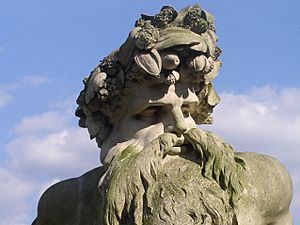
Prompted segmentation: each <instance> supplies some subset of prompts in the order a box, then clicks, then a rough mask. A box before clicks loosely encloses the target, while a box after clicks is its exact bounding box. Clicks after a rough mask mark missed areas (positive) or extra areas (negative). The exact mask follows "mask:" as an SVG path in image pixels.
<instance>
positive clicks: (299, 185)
mask: <svg viewBox="0 0 300 225" xmlns="http://www.w3.org/2000/svg"><path fill="white" fill-rule="evenodd" d="M221 98H222V101H221V103H220V105H219V106H217V108H216V110H215V113H214V119H215V121H214V125H212V126H211V127H208V126H207V127H206V126H205V129H210V130H213V131H214V132H216V133H218V134H219V135H221V136H222V137H223V138H224V139H225V140H226V141H227V142H229V143H230V144H233V145H234V146H235V147H236V150H237V151H255V152H260V153H265V154H268V155H271V156H274V157H276V158H277V159H279V160H280V161H281V162H283V163H284V164H285V165H286V167H287V168H288V170H289V171H290V173H291V175H292V177H293V181H294V187H295V188H294V189H295V190H294V192H295V197H294V201H293V206H292V211H293V212H294V216H295V217H296V216H298V214H296V212H299V211H300V201H299V199H300V179H299V177H300V164H299V163H300V154H299V146H300V104H299V102H300V88H283V89H276V88H273V87H270V86H265V87H261V88H253V89H251V90H250V91H249V92H248V93H246V94H233V93H223V94H222V95H221ZM298 219H300V218H298Z"/></svg>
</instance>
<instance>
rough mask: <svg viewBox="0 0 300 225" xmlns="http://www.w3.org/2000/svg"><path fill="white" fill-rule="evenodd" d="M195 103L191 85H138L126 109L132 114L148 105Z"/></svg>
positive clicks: (195, 99)
mask: <svg viewBox="0 0 300 225" xmlns="http://www.w3.org/2000/svg"><path fill="white" fill-rule="evenodd" d="M197 101H198V98H197V96H196V94H195V93H194V88H193V85H192V83H182V82H178V83H176V84H175V85H170V86H169V85H164V84H156V85H151V86H146V85H140V86H138V87H136V88H135V89H134V91H133V92H132V94H131V96H130V98H129V104H128V106H129V107H128V109H129V111H131V112H132V113H134V112H135V111H139V110H142V109H143V108H145V107H147V106H149V105H168V104H172V105H174V104H184V103H187V102H197Z"/></svg>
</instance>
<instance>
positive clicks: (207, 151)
mask: <svg viewBox="0 0 300 225" xmlns="http://www.w3.org/2000/svg"><path fill="white" fill-rule="evenodd" d="M185 138H186V140H187V141H188V145H189V147H190V151H189V152H190V153H188V154H186V153H182V155H180V153H179V157H178V156H171V157H166V155H167V154H168V153H170V152H171V151H172V148H173V147H174V146H175V145H176V142H177V137H176V135H174V134H169V133H166V134H163V135H161V136H160V137H158V138H157V139H155V140H153V141H152V142H150V143H149V144H148V145H147V146H146V147H145V148H144V149H142V150H139V148H138V147H136V146H134V145H130V146H128V147H127V148H126V149H125V150H123V151H122V152H121V153H120V154H118V155H116V156H115V158H114V159H113V161H112V163H111V164H110V166H109V168H108V169H107V172H106V174H105V175H104V176H103V177H102V178H101V180H100V182H99V190H100V193H101V194H102V197H103V198H102V199H104V201H103V212H102V213H103V219H104V221H103V224H105V225H121V224H122V225H131V224H132V225H133V224H134V225H143V224H152V225H153V224H157V225H158V224H160V225H161V224H178V225H179V224H207V225H208V224H234V223H233V221H234V220H235V219H234V211H233V204H231V202H232V201H233V196H234V195H235V194H233V192H234V193H237V192H238V191H236V190H240V188H239V187H238V188H235V189H234V187H235V184H236V183H235V182H236V181H235V180H236V179H232V178H233V177H234V170H235V169H236V167H235V166H229V165H227V164H232V162H234V165H236V164H237V163H235V162H236V161H235V160H234V156H233V150H232V148H231V150H230V152H228V153H227V152H226V151H228V149H227V147H228V146H229V145H228V146H226V148H225V147H224V146H225V144H224V142H223V141H222V140H221V139H219V138H217V137H215V136H212V135H210V133H208V132H204V131H202V130H199V129H191V130H190V131H188V132H187V133H186V134H185ZM211 139H213V140H211ZM212 143H214V144H213V145H212ZM216 144H217V145H218V146H216ZM215 151H221V153H214V152H215ZM187 155H190V156H191V155H192V156H191V157H186V156H187ZM219 157H223V158H226V157H227V158H229V159H230V160H228V159H219ZM188 158H189V159H188ZM191 158H192V159H195V160H193V161H191V160H190V159H191ZM220 160H221V161H220ZM222 160H223V161H222ZM214 165H215V166H214ZM217 167H219V168H217ZM227 170H228V171H231V172H230V174H231V178H229V180H228V181H227V180H226V178H225V177H224V176H226V175H227V174H226V173H227ZM207 178H208V179H207ZM233 180H234V181H233ZM231 192H232V193H231ZM180 218H181V219H180ZM189 220H191V221H190V222H188V221H189Z"/></svg>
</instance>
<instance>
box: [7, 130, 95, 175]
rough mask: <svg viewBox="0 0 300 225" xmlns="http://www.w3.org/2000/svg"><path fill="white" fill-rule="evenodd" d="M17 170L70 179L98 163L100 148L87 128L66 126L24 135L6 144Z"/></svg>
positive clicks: (13, 165) (13, 166) (13, 167)
mask: <svg viewBox="0 0 300 225" xmlns="http://www.w3.org/2000/svg"><path fill="white" fill-rule="evenodd" d="M7 150H8V153H9V155H10V159H11V160H10V161H9V164H10V166H11V168H12V169H13V170H15V171H19V172H20V171H24V172H25V173H30V174H31V175H33V176H46V177H59V178H68V177H70V176H76V175H77V176H78V175H80V174H81V173H83V172H85V171H86V170H88V169H92V168H94V167H96V166H97V165H99V160H98V155H99V151H98V149H97V147H96V145H95V144H94V143H93V142H91V141H90V140H89V137H88V135H87V133H86V131H85V130H83V129H80V128H66V129H62V130H60V131H56V132H53V133H48V134H46V135H42V136H40V135H39V134H36V135H24V136H21V137H18V138H16V139H15V140H14V141H12V142H11V143H10V144H9V145H8V146H7Z"/></svg>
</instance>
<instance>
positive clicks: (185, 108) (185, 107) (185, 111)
mask: <svg viewBox="0 0 300 225" xmlns="http://www.w3.org/2000/svg"><path fill="white" fill-rule="evenodd" d="M181 111H182V114H183V117H184V118H187V117H189V116H190V115H191V113H193V111H194V108H193V107H191V106H190V105H187V104H184V105H182V107H181Z"/></svg>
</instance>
